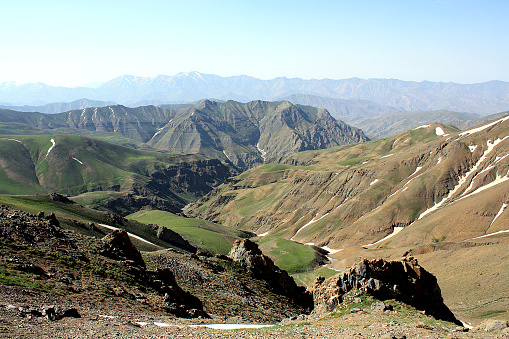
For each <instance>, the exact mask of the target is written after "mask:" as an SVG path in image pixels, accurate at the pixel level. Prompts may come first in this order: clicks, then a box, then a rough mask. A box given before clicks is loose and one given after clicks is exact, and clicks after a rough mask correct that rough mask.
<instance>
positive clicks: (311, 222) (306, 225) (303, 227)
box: [290, 206, 339, 240]
mask: <svg viewBox="0 0 509 339" xmlns="http://www.w3.org/2000/svg"><path fill="white" fill-rule="evenodd" d="M338 207H339V206H338ZM329 213H330V212H328V213H325V214H324V215H322V216H321V217H320V218H318V219H315V218H313V219H312V220H311V221H310V222H308V223H307V224H305V225H304V226H302V227H301V228H299V229H298V230H297V232H296V233H295V234H294V235H293V237H292V238H291V239H290V240H293V239H294V238H295V237H296V236H297V234H299V232H300V231H302V230H303V229H305V228H306V227H308V226H309V225H311V224H314V223H315V222H317V221H318V220H320V219H322V218H324V217H326V216H327V215H329Z"/></svg>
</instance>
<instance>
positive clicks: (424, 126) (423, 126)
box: [414, 125, 429, 130]
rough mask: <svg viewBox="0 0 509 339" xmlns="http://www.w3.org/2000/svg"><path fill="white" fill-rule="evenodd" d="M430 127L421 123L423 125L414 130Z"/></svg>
mask: <svg viewBox="0 0 509 339" xmlns="http://www.w3.org/2000/svg"><path fill="white" fill-rule="evenodd" d="M428 127H429V125H421V126H417V127H416V128H414V130H416V129H419V128H428Z"/></svg>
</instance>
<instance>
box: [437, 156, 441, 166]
mask: <svg viewBox="0 0 509 339" xmlns="http://www.w3.org/2000/svg"><path fill="white" fill-rule="evenodd" d="M441 162H442V157H440V158H438V160H437V165H438V164H439V163H441Z"/></svg>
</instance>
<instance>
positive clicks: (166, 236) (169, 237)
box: [157, 225, 196, 253]
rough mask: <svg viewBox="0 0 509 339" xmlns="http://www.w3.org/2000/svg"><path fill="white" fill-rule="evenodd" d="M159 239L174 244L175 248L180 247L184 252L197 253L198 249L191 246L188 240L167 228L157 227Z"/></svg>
mask: <svg viewBox="0 0 509 339" xmlns="http://www.w3.org/2000/svg"><path fill="white" fill-rule="evenodd" d="M157 238H158V239H161V240H162V241H165V242H167V243H168V244H172V245H174V246H177V247H180V248H182V249H183V250H186V251H188V252H191V253H195V252H196V247H194V246H193V245H191V244H190V243H189V242H188V241H187V240H185V239H184V238H182V236H181V235H180V234H178V233H177V232H174V231H172V230H170V229H169V228H167V227H164V226H161V225H159V226H158V227H157Z"/></svg>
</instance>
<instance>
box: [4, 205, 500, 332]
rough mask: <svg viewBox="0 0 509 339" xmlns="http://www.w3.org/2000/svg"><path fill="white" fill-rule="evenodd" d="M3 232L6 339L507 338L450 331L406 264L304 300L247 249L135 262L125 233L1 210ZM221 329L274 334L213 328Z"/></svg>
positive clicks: (358, 275)
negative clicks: (88, 230)
mask: <svg viewBox="0 0 509 339" xmlns="http://www.w3.org/2000/svg"><path fill="white" fill-rule="evenodd" d="M0 226H1V227H0V255H1V267H0V269H1V272H0V282H1V284H0V290H1V293H0V319H1V320H0V334H1V336H2V337H6V338H25V337H42V338H98V337H105V338H110V337H117V338H174V337H184V338H186V337H194V336H200V337H205V338H234V337H235V338H239V337H240V338H276V337H278V338H279V337H289V338H301V337H303V336H304V337H325V338H337V337H344V338H358V337H374V338H378V337H384V336H385V337H386V338H393V337H396V338H403V337H413V338H442V337H444V336H455V337H457V338H478V337H503V336H507V332H508V330H507V323H506V322H503V321H498V322H497V321H491V322H487V323H485V324H482V325H481V326H480V327H478V329H475V330H474V329H473V330H471V331H468V332H466V329H465V328H464V327H462V326H458V324H454V322H457V321H456V320H455V319H454V316H452V317H451V314H450V313H447V312H448V309H447V307H446V306H445V305H443V303H441V297H440V289H439V288H438V285H436V280H433V279H434V277H433V276H432V275H431V274H429V273H428V272H426V271H425V270H424V269H423V268H422V267H420V266H419V265H418V264H417V262H416V261H415V260H413V259H406V260H404V261H401V262H397V261H394V262H386V261H384V260H378V261H366V260H364V261H361V262H359V264H358V265H357V266H355V267H352V268H351V269H350V270H349V271H346V272H344V273H343V274H342V275H338V276H336V277H333V278H330V279H328V280H325V281H324V280H323V279H318V280H317V282H316V283H315V284H314V285H313V286H311V287H309V288H308V290H307V291H305V290H304V288H301V287H300V288H299V287H297V286H296V285H295V283H294V282H293V279H292V278H290V277H289V276H288V274H287V273H286V272H284V271H281V270H280V269H279V268H278V267H277V266H275V265H274V263H273V262H272V260H271V259H270V258H268V257H267V256H265V255H263V253H261V251H260V250H259V249H258V247H257V245H256V244H254V243H252V242H251V241H249V240H242V241H237V242H236V243H235V244H234V246H233V248H232V250H231V251H230V253H229V255H228V257H225V256H218V257H213V256H210V255H205V256H204V255H203V254H200V253H199V252H197V254H198V255H197V254H190V253H186V252H185V251H180V250H175V249H174V250H162V251H156V252H148V253H147V252H146V253H144V254H143V255H142V254H141V253H140V252H139V251H138V250H137V249H136V248H135V247H134V246H133V245H132V243H131V241H130V238H129V237H128V236H127V233H126V232H125V231H123V230H115V231H113V232H111V233H110V234H108V235H107V236H106V237H104V238H103V239H102V240H96V239H95V238H91V237H86V236H83V235H79V234H76V233H75V232H72V231H66V230H63V229H62V228H61V227H60V222H59V220H58V219H57V218H56V217H55V216H54V215H53V214H50V215H45V214H44V213H39V214H38V215H33V214H30V213H26V212H22V211H19V210H14V209H12V208H9V207H6V206H0ZM377 272H378V273H377ZM397 272H399V273H397ZM404 272H406V273H404ZM388 275H389V276H390V277H391V278H390V279H389V280H387V279H388ZM340 281H342V282H343V283H341V284H339V283H338V282H340ZM433 281H435V283H433ZM345 283H346V284H345ZM398 286H399V287H398ZM338 287H339V290H338V289H337V288H338ZM412 291H413V292H412ZM331 293H332V294H331ZM423 295H424V296H426V298H424V299H423V298H422V296H423ZM306 296H308V297H306ZM311 296H312V297H313V299H314V300H313V304H314V305H311V304H309V301H310V300H311V299H310V297H311ZM381 300H383V301H381ZM331 302H332V303H331ZM423 303H425V304H429V305H432V306H431V307H432V309H427V308H426V307H427V306H424V304H423ZM319 305H327V306H326V307H325V308H326V310H325V311H324V308H323V307H319ZM410 305H414V306H415V307H416V308H414V307H413V306H410ZM438 305H442V306H438ZM311 308H314V311H313V312H311V313H310V311H311ZM441 308H443V309H444V310H442V311H440V309H441ZM419 309H421V310H422V309H424V310H426V313H429V314H432V315H434V316H435V317H438V318H443V319H447V320H449V321H452V322H447V321H441V320H437V319H435V318H434V317H431V316H430V315H425V314H423V312H421V311H419ZM437 312H438V313H437ZM449 312H450V311H449ZM439 313H440V314H441V315H440V314H439ZM228 323H229V324H237V325H240V327H245V326H253V325H256V323H258V324H260V323H262V324H266V325H271V326H270V327H262V328H253V329H242V328H241V329H220V328H224V327H225V326H226V325H224V324H228ZM246 324H247V325H246ZM204 325H207V326H209V327H203V326H204ZM230 326H231V325H230ZM210 327H212V328H210ZM486 329H487V330H489V331H486Z"/></svg>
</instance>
